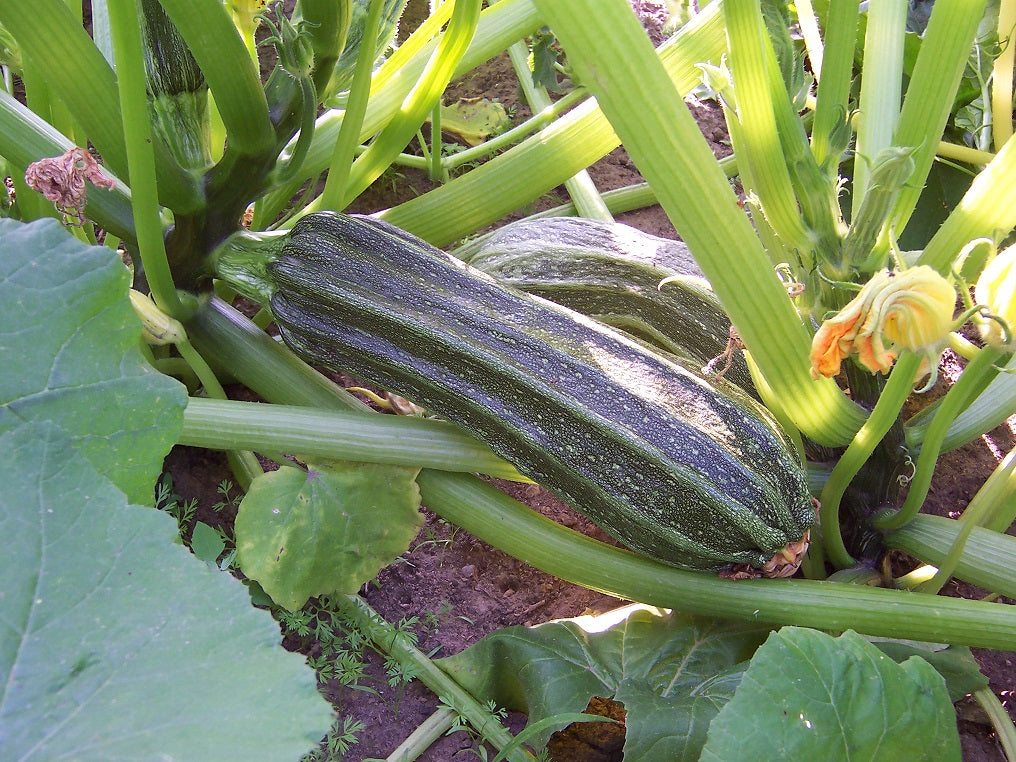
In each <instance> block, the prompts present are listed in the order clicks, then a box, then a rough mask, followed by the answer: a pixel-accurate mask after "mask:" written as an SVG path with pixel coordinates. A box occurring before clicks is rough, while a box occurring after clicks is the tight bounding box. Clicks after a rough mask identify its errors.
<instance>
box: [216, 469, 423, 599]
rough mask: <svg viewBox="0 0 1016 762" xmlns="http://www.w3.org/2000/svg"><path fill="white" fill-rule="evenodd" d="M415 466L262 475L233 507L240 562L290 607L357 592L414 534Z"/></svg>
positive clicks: (416, 527) (417, 514) (417, 525)
mask: <svg viewBox="0 0 1016 762" xmlns="http://www.w3.org/2000/svg"><path fill="white" fill-rule="evenodd" d="M419 471H420V469H418V468H408V467H405V466H387V465H382V464H378V463H348V462H342V461H331V462H327V463H320V464H311V466H310V468H308V470H306V471H304V470H303V469H302V468H293V467H292V466H284V467H283V468H280V469H279V470H278V471H272V472H270V473H266V474H264V475H262V476H259V477H258V478H257V479H255V480H254V483H253V484H251V487H250V490H249V491H248V492H247V494H246V495H245V496H244V499H243V501H242V502H241V503H240V509H239V511H238V512H237V516H236V524H235V530H236V558H237V563H238V564H239V565H240V568H241V569H242V570H243V573H244V574H246V575H247V576H248V577H250V578H251V579H255V580H257V581H258V582H260V583H261V586H262V587H263V588H264V589H265V592H266V593H268V594H269V595H270V596H272V599H273V600H274V601H275V602H276V603H278V604H279V605H280V606H285V607H286V608H288V609H290V610H295V609H298V608H300V607H301V606H303V605H304V604H305V603H306V602H307V600H308V599H309V598H310V597H312V596H315V595H326V594H329V593H355V592H356V591H357V590H359V589H360V586H361V585H363V583H364V582H367V581H368V580H370V579H371V578H372V577H373V576H374V575H375V574H377V573H378V572H379V571H380V570H381V569H382V568H383V567H384V566H386V565H387V564H389V563H391V562H392V561H393V560H395V559H396V558H397V557H398V556H399V555H400V554H401V553H404V552H405V551H406V549H407V548H408V547H409V543H410V542H411V541H412V539H413V537H415V536H416V532H417V530H419V528H420V525H421V524H422V522H423V516H422V515H421V514H420V512H419V511H418V510H417V509H418V508H419V506H420V491H419V489H418V488H417V486H416V475H417V473H419Z"/></svg>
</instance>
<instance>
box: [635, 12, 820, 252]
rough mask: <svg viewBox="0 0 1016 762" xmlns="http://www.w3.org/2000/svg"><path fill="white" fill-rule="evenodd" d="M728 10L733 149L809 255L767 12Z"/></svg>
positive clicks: (779, 225) (791, 239) (792, 242)
mask: <svg viewBox="0 0 1016 762" xmlns="http://www.w3.org/2000/svg"><path fill="white" fill-rule="evenodd" d="M724 13H725V17H726V21H727V37H728V39H729V44H728V47H729V53H728V56H729V57H728V61H729V65H730V69H731V72H732V74H733V76H734V94H735V96H736V101H737V108H736V112H737V121H738V124H739V129H738V130H737V137H736V138H734V133H733V131H731V137H732V139H733V143H734V152H735V154H736V155H737V156H738V162H739V164H740V165H741V169H742V173H744V172H746V171H747V170H748V165H750V178H751V189H750V190H751V191H752V192H753V193H754V194H755V195H756V196H757V197H758V199H759V202H760V203H761V205H762V209H763V210H764V211H765V216H766V221H767V222H768V223H769V225H770V226H771V227H772V228H773V230H774V231H775V232H776V234H777V235H778V236H779V237H780V239H781V240H783V241H784V242H785V243H786V245H787V246H788V247H790V248H795V249H798V250H799V251H802V252H805V253H807V254H808V255H810V253H811V250H812V248H813V246H814V242H813V241H812V240H811V236H810V235H809V232H808V231H807V230H806V229H805V226H804V221H803V220H802V218H801V211H800V209H799V207H798V200H797V194H796V193H795V192H794V186H793V183H792V182H791V178H790V170H789V167H788V166H787V160H786V157H785V156H784V152H783V145H782V142H781V140H780V133H779V130H778V129H777V127H776V121H777V117H776V114H775V112H774V104H773V93H772V91H771V89H770V86H771V80H770V78H769V65H770V61H769V56H771V55H772V51H771V49H769V43H768V38H767V36H766V33H765V25H764V24H763V22H762V13H761V11H760V9H759V7H758V4H757V3H755V2H746V1H745V0H726V2H725V3H724ZM633 81H634V80H633ZM622 137H623V136H622Z"/></svg>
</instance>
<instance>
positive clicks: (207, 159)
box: [139, 0, 212, 173]
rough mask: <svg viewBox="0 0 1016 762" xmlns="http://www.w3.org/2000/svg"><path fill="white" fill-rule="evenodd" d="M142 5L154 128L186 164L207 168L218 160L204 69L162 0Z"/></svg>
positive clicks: (148, 0) (195, 169) (146, 0)
mask: <svg viewBox="0 0 1016 762" xmlns="http://www.w3.org/2000/svg"><path fill="white" fill-rule="evenodd" d="M139 7H140V10H141V13H140V14H139V21H140V24H141V37H142V43H143V51H144V59H145V77H146V82H147V85H148V118H149V120H150V121H151V123H152V129H153V131H154V132H155V133H156V134H157V135H158V136H159V137H160V138H162V141H163V142H164V143H165V144H166V145H167V146H168V147H169V150H170V153H171V154H172V155H173V158H174V159H176V161H177V163H179V164H180V166H181V167H184V168H185V169H188V170H190V171H192V172H195V173H198V172H203V171H205V170H206V169H208V168H209V167H210V166H211V165H212V156H211V150H210V129H211V127H210V124H211V122H210V116H209V113H208V85H207V83H206V82H205V77H204V74H202V72H201V68H200V67H199V66H198V64H197V61H195V60H194V56H193V54H192V53H191V51H190V48H188V47H187V43H186V42H184V39H183V37H182V36H181V34H180V31H179V30H178V29H177V28H176V26H175V25H174V24H173V22H172V21H170V19H169V16H167V15H166V12H165V11H164V10H163V8H162V6H161V5H160V4H159V2H158V0H141V3H140V6H139Z"/></svg>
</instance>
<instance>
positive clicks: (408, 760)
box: [385, 708, 456, 762]
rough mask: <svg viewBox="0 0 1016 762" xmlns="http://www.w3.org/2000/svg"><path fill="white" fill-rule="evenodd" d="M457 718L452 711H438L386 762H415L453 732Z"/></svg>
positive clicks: (419, 726) (420, 725)
mask: <svg viewBox="0 0 1016 762" xmlns="http://www.w3.org/2000/svg"><path fill="white" fill-rule="evenodd" d="M455 717H456V714H455V712H454V711H453V710H451V709H447V708H443V709H438V710H437V711H436V712H434V714H432V715H431V716H430V717H428V718H427V719H426V720H424V721H423V722H422V723H420V724H419V725H417V726H416V728H415V729H414V730H413V732H412V733H410V734H409V735H408V736H407V737H406V740H404V741H403V742H402V743H400V744H399V745H398V746H397V747H396V748H395V750H394V751H393V752H392V753H391V754H389V755H388V756H387V757H385V762H413V760H415V759H418V758H419V757H420V756H421V755H422V754H423V753H424V752H425V751H426V750H427V749H428V748H430V746H431V745H432V744H433V743H434V742H435V741H437V740H439V739H440V738H441V737H442V736H443V735H445V734H446V733H447V732H448V731H449V730H451V728H452V726H453V725H454V724H455Z"/></svg>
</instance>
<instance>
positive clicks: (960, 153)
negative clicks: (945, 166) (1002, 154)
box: [935, 140, 995, 165]
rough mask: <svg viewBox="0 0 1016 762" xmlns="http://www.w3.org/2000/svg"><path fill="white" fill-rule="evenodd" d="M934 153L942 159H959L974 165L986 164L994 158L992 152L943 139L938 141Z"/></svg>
mask: <svg viewBox="0 0 1016 762" xmlns="http://www.w3.org/2000/svg"><path fill="white" fill-rule="evenodd" d="M935 155H936V156H939V157H941V158H943V159H952V160H953V161H961V162H963V163H964V164H974V165H979V164H987V163H988V162H989V161H991V160H992V159H994V158H995V154H993V153H989V152H987V151H979V150H977V149H976V148H971V147H970V146H961V145H958V144H956V143H949V142H947V141H945V140H943V141H940V142H939V144H938V148H936V149H935Z"/></svg>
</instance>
